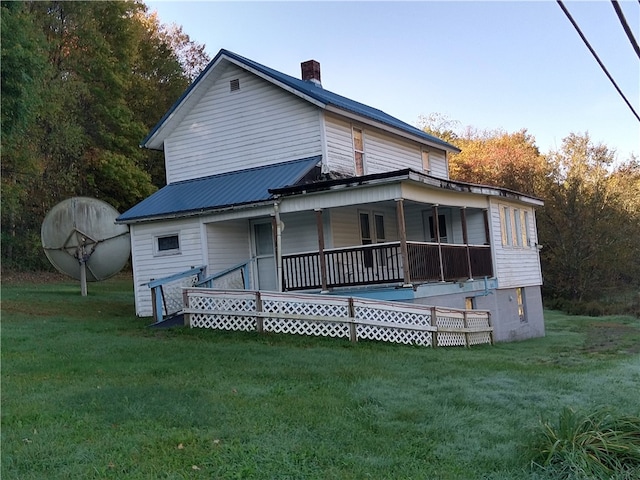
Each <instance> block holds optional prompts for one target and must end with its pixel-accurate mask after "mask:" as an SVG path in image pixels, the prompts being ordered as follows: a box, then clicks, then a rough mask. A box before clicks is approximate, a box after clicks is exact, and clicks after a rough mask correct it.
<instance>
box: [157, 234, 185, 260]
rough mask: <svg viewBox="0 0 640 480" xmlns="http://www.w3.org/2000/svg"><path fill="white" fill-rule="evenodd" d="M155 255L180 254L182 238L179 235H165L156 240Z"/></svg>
mask: <svg viewBox="0 0 640 480" xmlns="http://www.w3.org/2000/svg"><path fill="white" fill-rule="evenodd" d="M154 244H155V254H156V255H175V254H178V253H180V237H179V235H178V234H177V233H176V234H172V235H163V236H158V237H156V238H155V242H154Z"/></svg>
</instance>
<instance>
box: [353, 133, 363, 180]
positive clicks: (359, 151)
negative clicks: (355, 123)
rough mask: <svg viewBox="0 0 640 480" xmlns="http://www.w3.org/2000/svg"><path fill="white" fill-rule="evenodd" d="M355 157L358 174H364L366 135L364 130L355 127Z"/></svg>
mask: <svg viewBox="0 0 640 480" xmlns="http://www.w3.org/2000/svg"><path fill="white" fill-rule="evenodd" d="M353 158H354V161H355V165H356V176H358V177H360V176H362V175H364V137H363V135H362V130H360V129H359V128H354V129H353Z"/></svg>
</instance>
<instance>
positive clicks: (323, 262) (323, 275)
mask: <svg viewBox="0 0 640 480" xmlns="http://www.w3.org/2000/svg"><path fill="white" fill-rule="evenodd" d="M316 229H317V230H318V260H319V262H320V283H321V285H322V287H321V288H322V291H323V292H326V291H327V259H326V258H325V256H324V224H323V223H322V209H317V210H316Z"/></svg>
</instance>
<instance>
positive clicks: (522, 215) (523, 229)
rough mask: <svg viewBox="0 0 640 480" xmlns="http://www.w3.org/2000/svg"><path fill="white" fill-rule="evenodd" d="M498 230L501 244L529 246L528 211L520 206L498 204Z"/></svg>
mask: <svg viewBox="0 0 640 480" xmlns="http://www.w3.org/2000/svg"><path fill="white" fill-rule="evenodd" d="M499 208H500V230H501V234H502V245H503V246H510V247H530V246H531V237H530V236H529V231H530V227H531V225H530V220H529V218H530V216H529V212H528V211H526V210H524V209H521V208H511V207H507V206H506V205H500V207H499Z"/></svg>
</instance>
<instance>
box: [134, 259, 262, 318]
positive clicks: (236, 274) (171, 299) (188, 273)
mask: <svg viewBox="0 0 640 480" xmlns="http://www.w3.org/2000/svg"><path fill="white" fill-rule="evenodd" d="M250 262H251V260H247V261H245V262H242V263H239V264H237V265H234V266H232V267H230V268H227V269H225V270H222V271H220V272H217V273H214V274H213V275H209V276H206V271H207V267H206V265H203V266H200V267H191V268H190V269H189V270H185V271H184V272H179V273H176V274H173V275H169V276H167V277H163V278H159V279H153V280H151V281H149V282H147V283H146V285H147V286H148V287H149V288H150V289H151V303H152V308H153V319H154V323H153V324H152V326H157V325H159V324H161V323H163V322H165V321H166V320H168V319H170V318H173V317H175V316H177V315H180V314H182V308H183V305H184V301H183V288H185V287H207V288H213V287H214V286H215V287H219V288H220V287H222V288H240V289H249V288H250V287H251V285H250V281H249V279H250V277H249V264H250ZM223 279H224V281H221V280H223Z"/></svg>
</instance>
